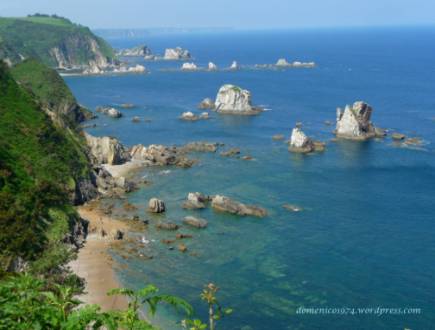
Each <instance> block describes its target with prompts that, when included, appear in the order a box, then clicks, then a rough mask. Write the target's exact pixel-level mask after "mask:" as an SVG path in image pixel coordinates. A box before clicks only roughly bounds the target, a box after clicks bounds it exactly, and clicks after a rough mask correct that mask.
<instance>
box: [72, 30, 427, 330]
mask: <svg viewBox="0 0 435 330" xmlns="http://www.w3.org/2000/svg"><path fill="white" fill-rule="evenodd" d="M434 37H435V29H401V30H399V29H385V30H348V31H342V30H330V31H327V30H325V31H316V30H312V31H294V32H255V33H254V32H251V33H241V32H237V33H231V34H209V35H200V34H198V35H194V34H193V35H170V36H150V38H149V39H148V40H132V39H128V40H111V42H112V44H113V45H114V46H115V47H127V46H133V45H135V44H139V43H146V44H148V45H149V46H151V48H152V49H153V50H154V51H155V52H160V53H161V52H163V50H164V48H165V47H173V46H176V45H180V46H183V47H186V48H188V49H189V50H190V51H191V52H192V54H193V55H194V56H195V61H196V62H197V63H198V64H200V65H205V64H206V63H208V61H213V62H215V63H216V64H217V65H218V66H228V65H229V64H230V62H231V61H232V60H238V61H239V62H240V63H241V64H246V65H252V64H256V63H274V62H275V61H276V60H277V59H278V58H280V57H287V59H288V60H289V61H293V60H301V61H315V62H316V63H317V64H318V67H317V68H315V69H300V70H288V71H254V70H246V71H243V70H242V71H239V72H217V73H206V72H197V73H181V72H162V71H159V69H160V68H175V67H178V66H179V65H180V63H173V62H172V63H161V62H160V63H146V64H145V65H146V66H147V67H148V68H149V69H150V70H151V73H150V74H149V75H131V76H119V77H69V78H67V79H66V80H67V82H68V84H69V85H70V86H71V88H72V89H73V91H74V93H75V95H76V96H77V98H78V99H79V101H80V102H81V103H83V104H85V105H86V106H89V107H91V108H93V107H95V106H97V105H104V104H114V105H116V104H120V103H126V102H128V103H134V104H136V105H137V108H135V109H129V110H121V111H122V112H123V113H124V115H125V117H124V118H122V119H119V120H113V119H109V118H106V117H103V116H101V118H98V119H97V120H95V122H96V123H97V124H98V126H97V127H96V128H93V129H89V132H91V133H92V134H95V135H113V136H117V137H119V139H120V140H121V141H122V142H124V143H126V144H129V145H132V144H136V143H143V144H151V143H160V144H177V145H181V144H183V143H186V142H189V141H198V140H207V141H216V142H223V143H225V145H226V146H225V148H229V147H239V148H240V149H241V150H242V154H243V155H251V156H253V157H254V160H253V161H243V160H240V159H232V158H223V157H221V156H219V153H217V154H198V155H195V158H198V159H199V164H198V165H196V166H195V167H193V168H191V169H176V168H168V169H167V168H152V169H145V170H144V171H143V172H142V173H140V174H141V175H146V176H147V178H148V179H149V180H151V181H152V184H151V185H149V186H146V187H143V188H141V189H140V190H139V191H136V192H134V193H132V194H130V195H128V200H129V201H130V202H131V203H133V204H135V205H136V206H138V207H139V211H138V212H137V213H138V214H140V215H141V217H142V218H144V219H150V220H151V223H152V222H155V221H158V220H157V219H155V218H152V217H150V216H149V215H147V214H146V212H145V207H146V204H147V202H148V199H149V198H150V197H154V196H156V197H159V198H161V199H163V200H165V202H166V204H167V207H168V211H167V213H166V214H165V215H164V216H161V217H160V218H162V219H163V218H165V219H168V220H170V221H173V222H177V223H181V221H182V218H183V217H184V216H185V215H188V214H193V215H199V216H201V217H203V218H205V219H207V220H208V222H209V227H208V228H207V229H205V230H202V231H195V230H190V229H187V228H183V229H182V230H181V232H184V233H191V234H193V236H194V237H193V238H192V239H190V240H186V241H185V242H184V243H185V244H186V245H187V246H188V249H189V253H186V254H182V253H180V252H179V251H177V249H175V250H174V251H170V250H168V246H166V245H164V244H162V243H160V239H161V238H171V237H173V236H174V235H175V234H174V233H170V232H157V231H156V230H155V229H154V226H153V225H151V226H150V229H149V231H148V232H146V233H145V235H146V236H147V238H149V239H155V242H153V243H151V244H149V245H148V246H147V247H146V248H140V249H141V251H143V252H144V253H145V254H147V255H152V256H154V258H153V259H152V260H143V259H138V258H134V257H132V258H131V259H127V260H125V259H123V258H118V260H119V261H120V263H122V264H123V265H124V266H126V267H121V268H120V269H119V277H120V279H121V281H122V282H123V284H124V285H126V286H129V287H132V288H140V287H142V286H143V285H144V284H146V283H154V284H156V285H157V286H158V287H160V288H161V289H162V291H163V292H165V293H170V294H176V295H179V296H182V297H184V298H186V299H187V300H189V301H190V302H192V304H193V305H194V307H195V308H196V310H197V311H198V313H199V314H200V316H202V317H203V318H204V317H205V313H206V310H205V308H204V306H202V304H201V302H200V300H199V293H200V290H201V288H202V286H203V285H204V284H206V283H208V282H210V281H212V282H214V283H216V284H217V285H218V286H219V287H220V288H221V291H220V297H221V302H222V304H223V305H226V306H231V307H232V308H233V309H234V314H233V315H231V316H230V317H228V318H226V319H224V320H223V321H221V322H220V323H219V328H220V329H244V330H248V329H403V328H411V329H431V328H433V327H434V325H433V324H435V284H434V275H433V274H435V262H434V258H435V238H434V231H435V216H434V215H435V172H434V169H435V148H434V142H435V120H434V118H435V93H434V90H435V56H434V55H435V44H434V43H433V40H434ZM224 83H234V84H238V85H240V86H242V87H244V88H247V89H249V90H250V91H251V92H252V94H253V100H254V103H255V104H259V105H264V106H266V107H267V108H269V109H271V111H267V112H264V113H262V114H261V115H259V116H256V117H243V118H240V117H231V116H227V117H226V116H219V115H216V114H214V113H212V114H211V116H212V119H210V120H209V121H199V122H194V123H190V122H182V121H180V120H178V119H177V118H178V116H179V115H180V114H181V113H182V112H184V111H189V110H192V111H196V110H195V108H196V105H197V103H198V102H199V101H200V100H202V99H203V98H204V97H214V96H215V94H216V92H217V90H218V88H219V87H220V86H221V85H222V84H224ZM356 100H365V101H367V102H369V103H370V104H371V105H372V106H373V107H374V114H373V121H374V122H375V123H376V124H377V125H378V126H380V127H384V128H388V129H391V130H397V131H399V132H402V133H404V134H407V135H409V136H419V137H421V138H422V139H423V140H424V144H423V145H422V146H421V147H418V148H404V147H400V146H397V145H394V144H393V143H392V141H391V140H390V139H388V138H387V139H385V140H373V141H368V142H346V141H339V142H334V141H331V138H333V135H332V134H331V130H332V129H333V127H331V126H326V125H325V124H324V121H325V120H330V121H334V120H335V108H336V107H337V106H344V105H345V104H346V103H351V102H353V101H356ZM133 116H140V117H144V118H148V119H150V120H151V122H146V123H145V122H142V123H139V124H133V123H132V122H131V120H130V119H131V118H132V117H133ZM298 121H301V122H303V127H304V131H306V133H307V134H308V135H310V136H312V137H314V138H316V139H319V140H324V141H326V142H327V150H326V151H325V152H324V153H321V154H316V155H310V156H303V155H293V154H289V153H288V151H287V148H286V145H285V144H284V143H283V142H275V141H272V139H271V137H272V135H274V134H285V135H286V136H288V135H289V134H290V130H291V128H292V127H293V126H294V124H295V123H296V122H298ZM163 170H170V172H162V171H163ZM191 191H201V192H204V193H207V194H217V193H219V194H225V195H228V196H231V197H233V198H235V199H237V200H240V201H242V202H246V203H252V204H258V205H261V206H263V207H265V208H267V209H268V211H269V216H268V217H266V218H263V219H258V218H249V217H246V218H238V217H235V216H229V215H224V214H219V213H215V212H213V211H212V210H210V209H207V210H203V211H190V212H188V211H185V210H182V209H181V207H180V204H181V202H182V201H183V199H184V198H185V197H186V196H187V193H188V192H191ZM284 203H291V204H297V205H299V206H301V207H303V208H304V211H303V212H299V213H290V212H288V211H286V210H284V209H283V208H282V204H284ZM117 214H119V215H120V216H123V215H125V214H126V212H124V211H123V210H122V209H120V210H118V213H117ZM157 218H159V217H157ZM300 306H305V307H361V308H365V307H374V308H376V307H394V308H405V307H413V308H420V309H421V313H420V314H418V315H383V316H375V315H300V314H296V310H297V309H298V307H300ZM177 318H179V316H177V315H174V314H172V313H171V312H170V311H169V310H168V311H167V312H165V313H161V314H160V316H159V317H158V321H159V322H160V323H161V324H162V326H163V327H164V328H165V329H176V328H177V327H176V325H174V323H173V322H172V321H171V320H173V319H177Z"/></svg>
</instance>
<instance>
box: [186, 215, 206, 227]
mask: <svg viewBox="0 0 435 330" xmlns="http://www.w3.org/2000/svg"><path fill="white" fill-rule="evenodd" d="M183 223H184V224H186V225H188V226H191V227H194V228H198V229H203V228H206V227H207V225H208V223H207V220H205V219H202V218H196V217H192V216H187V217H185V218H184V219H183Z"/></svg>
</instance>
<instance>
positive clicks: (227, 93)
mask: <svg viewBox="0 0 435 330" xmlns="http://www.w3.org/2000/svg"><path fill="white" fill-rule="evenodd" d="M215 110H216V111H217V112H219V113H224V114H240V115H255V114H258V113H259V112H261V110H262V109H260V108H257V107H254V106H252V102H251V92H249V91H248V90H246V89H241V88H240V87H238V86H235V85H230V84H227V85H223V86H222V87H221V88H220V89H219V92H218V94H217V97H216V101H215Z"/></svg>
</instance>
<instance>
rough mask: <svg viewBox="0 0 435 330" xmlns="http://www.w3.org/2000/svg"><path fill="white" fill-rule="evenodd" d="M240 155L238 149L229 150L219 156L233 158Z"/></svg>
mask: <svg viewBox="0 0 435 330" xmlns="http://www.w3.org/2000/svg"><path fill="white" fill-rule="evenodd" d="M237 155H240V149H239V148H231V149H229V150H227V151H222V152H221V156H222V157H234V156H237Z"/></svg>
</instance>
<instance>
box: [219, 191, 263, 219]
mask: <svg viewBox="0 0 435 330" xmlns="http://www.w3.org/2000/svg"><path fill="white" fill-rule="evenodd" d="M211 206H212V208H213V209H214V210H216V211H219V212H227V213H231V214H236V215H240V216H255V217H265V216H266V215H267V211H266V210H265V209H264V208H261V207H258V206H254V205H245V204H243V203H240V202H237V201H234V200H232V199H230V198H229V197H226V196H221V195H216V196H214V197H213V199H212V202H211Z"/></svg>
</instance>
